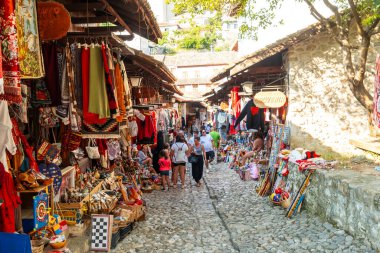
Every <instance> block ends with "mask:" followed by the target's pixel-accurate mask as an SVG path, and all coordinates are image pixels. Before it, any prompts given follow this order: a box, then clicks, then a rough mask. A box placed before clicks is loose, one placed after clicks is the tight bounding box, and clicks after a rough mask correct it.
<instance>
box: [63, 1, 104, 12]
mask: <svg viewBox="0 0 380 253" xmlns="http://www.w3.org/2000/svg"><path fill="white" fill-rule="evenodd" d="M87 7H88V10H89V11H92V10H104V9H105V5H104V4H103V3H98V2H93V3H85V2H79V3H69V4H65V8H66V9H67V10H68V11H69V12H81V11H83V12H84V11H87Z"/></svg>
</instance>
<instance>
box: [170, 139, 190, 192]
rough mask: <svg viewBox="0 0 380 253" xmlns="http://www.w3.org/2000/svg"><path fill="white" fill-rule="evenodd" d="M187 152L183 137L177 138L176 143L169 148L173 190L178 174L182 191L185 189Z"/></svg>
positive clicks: (175, 186)
mask: <svg viewBox="0 0 380 253" xmlns="http://www.w3.org/2000/svg"><path fill="white" fill-rule="evenodd" d="M188 151H189V148H188V146H187V144H186V142H185V139H184V137H183V136H177V138H176V142H175V143H174V144H173V145H172V148H171V157H172V162H173V174H172V183H173V187H174V188H177V183H178V172H179V174H180V178H181V184H182V189H184V188H185V172H186V162H187V156H188V154H189V152H188Z"/></svg>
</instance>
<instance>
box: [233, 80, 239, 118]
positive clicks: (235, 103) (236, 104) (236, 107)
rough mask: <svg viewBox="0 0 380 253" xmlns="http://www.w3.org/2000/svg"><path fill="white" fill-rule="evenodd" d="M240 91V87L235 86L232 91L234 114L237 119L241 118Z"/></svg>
mask: <svg viewBox="0 0 380 253" xmlns="http://www.w3.org/2000/svg"><path fill="white" fill-rule="evenodd" d="M239 90H240V86H235V87H233V88H232V90H231V105H232V112H233V115H234V116H235V117H236V118H237V117H239V114H240V112H241V106H240V96H239V94H238V92H239Z"/></svg>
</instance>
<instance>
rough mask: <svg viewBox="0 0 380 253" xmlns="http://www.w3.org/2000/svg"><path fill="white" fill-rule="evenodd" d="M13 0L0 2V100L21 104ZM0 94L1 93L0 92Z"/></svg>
mask: <svg viewBox="0 0 380 253" xmlns="http://www.w3.org/2000/svg"><path fill="white" fill-rule="evenodd" d="M14 6H15V2H14V0H1V1H0V41H1V49H2V54H3V59H2V60H3V75H4V76H3V78H4V94H1V95H0V99H1V100H7V101H8V102H12V103H21V101H22V97H21V84H20V66H19V61H18V41H17V29H16V16H15V9H14ZM0 93H1V92H0Z"/></svg>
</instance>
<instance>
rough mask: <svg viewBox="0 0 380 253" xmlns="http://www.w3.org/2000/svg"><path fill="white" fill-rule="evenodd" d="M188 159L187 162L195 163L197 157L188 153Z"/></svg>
mask: <svg viewBox="0 0 380 253" xmlns="http://www.w3.org/2000/svg"><path fill="white" fill-rule="evenodd" d="M188 160H189V163H197V162H198V157H197V156H196V155H190V156H189V158H188Z"/></svg>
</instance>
